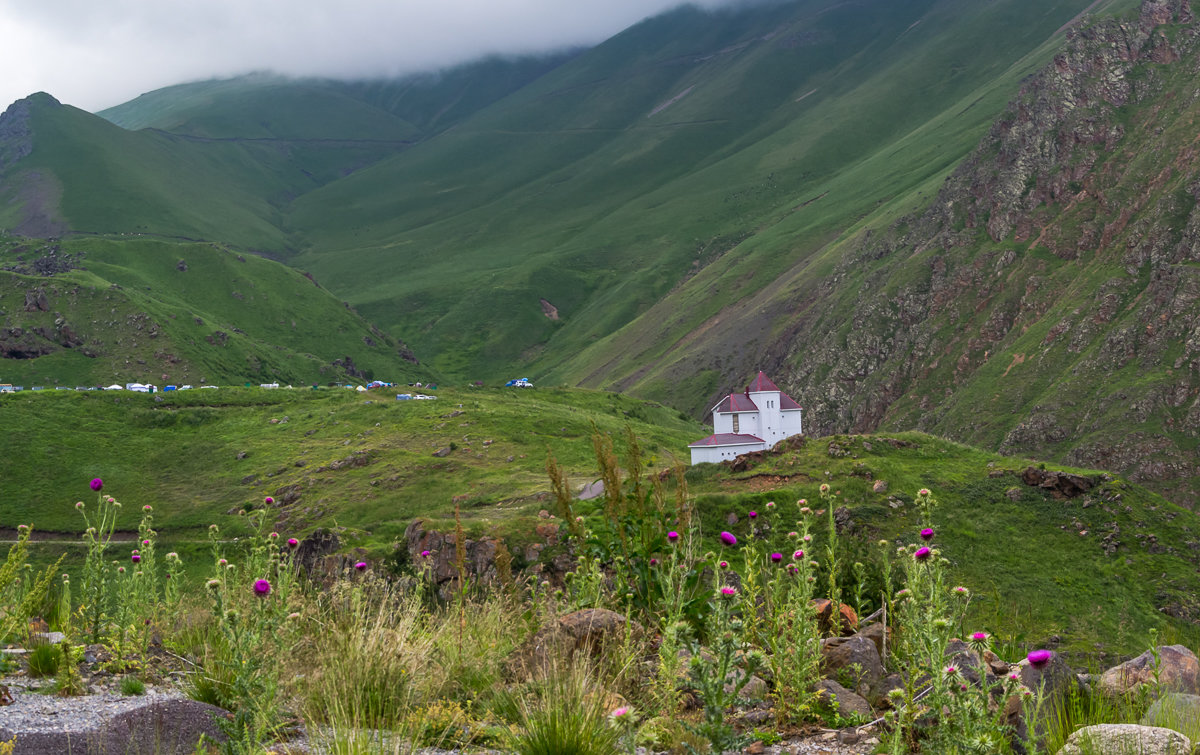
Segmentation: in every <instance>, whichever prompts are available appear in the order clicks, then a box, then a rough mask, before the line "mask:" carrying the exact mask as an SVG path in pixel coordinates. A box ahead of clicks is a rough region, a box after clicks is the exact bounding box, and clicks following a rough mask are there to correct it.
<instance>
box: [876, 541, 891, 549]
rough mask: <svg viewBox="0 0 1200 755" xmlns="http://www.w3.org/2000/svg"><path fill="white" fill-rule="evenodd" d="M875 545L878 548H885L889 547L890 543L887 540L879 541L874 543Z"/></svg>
mask: <svg viewBox="0 0 1200 755" xmlns="http://www.w3.org/2000/svg"><path fill="white" fill-rule="evenodd" d="M876 545H878V546H879V547H880V548H886V547H888V546H889V545H891V543H889V542H888V541H887V540H880V541H879V542H878V543H876Z"/></svg>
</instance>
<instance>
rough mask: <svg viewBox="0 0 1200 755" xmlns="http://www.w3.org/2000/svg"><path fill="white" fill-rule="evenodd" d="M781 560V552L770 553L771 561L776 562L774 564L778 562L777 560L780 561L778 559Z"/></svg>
mask: <svg viewBox="0 0 1200 755" xmlns="http://www.w3.org/2000/svg"><path fill="white" fill-rule="evenodd" d="M782 560H783V554H782V553H772V554H771V561H772V562H773V563H776V564H777V563H779V562H780V561H782Z"/></svg>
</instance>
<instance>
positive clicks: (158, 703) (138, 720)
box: [0, 695, 228, 755]
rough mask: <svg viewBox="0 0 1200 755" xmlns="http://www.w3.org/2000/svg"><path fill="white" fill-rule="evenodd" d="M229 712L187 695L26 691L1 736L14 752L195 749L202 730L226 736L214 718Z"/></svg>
mask: <svg viewBox="0 0 1200 755" xmlns="http://www.w3.org/2000/svg"><path fill="white" fill-rule="evenodd" d="M226 715H228V714H227V713H226V712H225V711H224V710H221V709H220V708H217V707H215V706H212V705H208V704H207V703H201V702H197V701H195V700H187V699H183V698H164V697H162V696H157V697H149V696H148V697H143V698H138V697H134V698H130V697H116V696H91V697H76V698H56V697H49V696H45V695H21V696H18V697H17V699H16V701H15V702H14V703H13V704H12V705H11V706H7V707H6V708H5V714H4V715H3V716H0V742H2V741H7V740H9V739H12V738H13V737H16V740H17V747H16V750H15V755H62V753H79V754H80V755H157V754H158V753H162V754H163V755H191V754H192V753H194V752H196V751H197V750H196V745H197V743H198V742H199V741H200V738H201V736H204V737H207V738H208V739H210V740H211V741H214V742H222V741H224V740H225V736H224V734H222V733H221V731H220V729H219V728H218V727H217V725H216V723H215V720H216V719H217V718H219V717H222V716H226Z"/></svg>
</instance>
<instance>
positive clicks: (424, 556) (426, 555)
mask: <svg viewBox="0 0 1200 755" xmlns="http://www.w3.org/2000/svg"><path fill="white" fill-rule="evenodd" d="M421 558H429V551H421Z"/></svg>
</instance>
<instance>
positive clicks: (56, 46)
mask: <svg viewBox="0 0 1200 755" xmlns="http://www.w3.org/2000/svg"><path fill="white" fill-rule="evenodd" d="M718 3H719V0H700V1H699V2H696V3H695V4H698V5H709V6H711V5H716V4H718ZM681 4H682V2H681V0H190V1H187V2H184V1H182V0H0V30H3V33H4V34H3V37H4V43H3V45H0V71H2V73H0V109H2V108H3V107H6V106H7V105H8V104H9V103H11V102H13V101H14V100H17V99H20V98H22V97H25V96H27V95H29V94H32V93H33V92H49V93H50V94H52V95H54V96H55V97H56V98H58V99H59V100H61V101H62V102H65V103H67V104H70V105H75V106H76V107H80V108H83V109H85V110H92V111H95V110H101V109H103V108H106V107H110V106H113V105H118V104H120V103H122V102H125V101H127V100H130V99H133V98H134V97H136V96H137V95H139V94H141V93H143V92H148V91H151V90H153V89H158V88H160V87H163V86H169V85H171V84H179V83H183V82H187V81H196V80H201V79H208V78H214V77H226V76H234V75H238V74H241V73H248V72H251V71H275V72H278V73H284V74H293V75H319V76H334V77H362V76H380V75H394V74H401V73H409V72H412V71H417V70H428V69H431V68H437V67H441V66H446V65H452V64H455V63H460V62H464V61H466V60H470V59H473V58H477V57H480V56H483V55H486V54H490V53H502V54H503V53H528V52H542V51H548V50H555V49H561V48H564V47H568V46H575V45H581V44H595V43H597V42H600V41H602V40H604V39H606V38H607V37H610V36H612V35H613V34H615V33H616V32H618V31H620V30H622V29H624V28H626V27H628V26H630V25H632V24H634V23H637V22H638V21H640V20H641V19H643V18H646V17H648V16H652V15H654V14H656V13H659V12H661V11H663V10H666V9H668V8H671V7H674V6H677V5H681Z"/></svg>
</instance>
